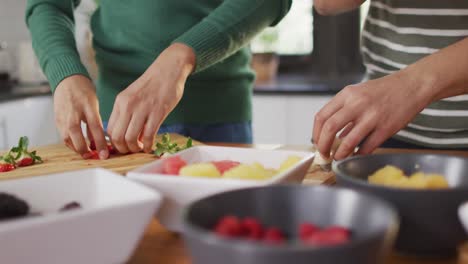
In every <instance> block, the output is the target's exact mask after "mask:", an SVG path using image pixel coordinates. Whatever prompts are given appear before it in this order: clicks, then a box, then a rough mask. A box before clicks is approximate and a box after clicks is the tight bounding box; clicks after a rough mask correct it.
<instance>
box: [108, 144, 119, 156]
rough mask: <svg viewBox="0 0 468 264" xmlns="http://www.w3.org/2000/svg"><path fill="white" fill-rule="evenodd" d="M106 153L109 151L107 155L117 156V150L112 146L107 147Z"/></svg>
mask: <svg viewBox="0 0 468 264" xmlns="http://www.w3.org/2000/svg"><path fill="white" fill-rule="evenodd" d="M107 151H109V155H113V154H117V150H116V149H115V148H114V146H112V144H108V145H107Z"/></svg>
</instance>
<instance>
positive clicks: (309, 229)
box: [299, 222, 320, 241]
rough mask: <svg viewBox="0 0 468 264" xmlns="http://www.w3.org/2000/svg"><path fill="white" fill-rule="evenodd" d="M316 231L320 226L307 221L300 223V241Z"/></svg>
mask: <svg viewBox="0 0 468 264" xmlns="http://www.w3.org/2000/svg"><path fill="white" fill-rule="evenodd" d="M318 231H320V228H319V227H318V226H316V225H314V224H311V223H307V222H305V223H302V224H301V225H300V226H299V238H300V239H301V240H302V241H305V240H307V238H308V237H310V236H311V235H313V234H315V233H316V232H318Z"/></svg>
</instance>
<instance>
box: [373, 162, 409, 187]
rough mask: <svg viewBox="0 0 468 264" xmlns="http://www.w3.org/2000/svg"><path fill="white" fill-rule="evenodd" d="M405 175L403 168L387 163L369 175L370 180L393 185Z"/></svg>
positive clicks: (374, 182)
mask: <svg viewBox="0 0 468 264" xmlns="http://www.w3.org/2000/svg"><path fill="white" fill-rule="evenodd" d="M404 177H405V174H404V172H403V171H402V170H400V169H399V168H397V167H395V166H391V165H387V166H385V167H383V168H381V169H379V170H378V171H376V172H374V173H373V174H372V175H371V176H369V179H368V180H369V182H370V183H373V184H380V185H393V184H394V183H395V182H396V181H398V180H400V179H402V178H404Z"/></svg>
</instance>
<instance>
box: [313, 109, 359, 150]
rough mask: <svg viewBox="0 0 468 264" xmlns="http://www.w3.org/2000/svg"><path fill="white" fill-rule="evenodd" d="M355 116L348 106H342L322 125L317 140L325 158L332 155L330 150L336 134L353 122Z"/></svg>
mask: <svg viewBox="0 0 468 264" xmlns="http://www.w3.org/2000/svg"><path fill="white" fill-rule="evenodd" d="M354 118H355V113H354V112H352V111H349V110H348V109H346V108H341V109H340V110H338V112H336V113H335V114H333V115H332V116H331V117H329V118H328V120H327V121H326V122H325V123H324V124H323V125H322V130H321V132H320V137H319V141H318V142H317V148H318V150H319V151H320V154H322V156H324V157H325V158H328V157H329V156H330V151H331V148H332V145H333V141H335V138H336V135H337V134H338V132H339V131H340V130H342V129H343V128H344V127H345V126H346V125H348V124H349V123H350V122H352V121H353V119H354Z"/></svg>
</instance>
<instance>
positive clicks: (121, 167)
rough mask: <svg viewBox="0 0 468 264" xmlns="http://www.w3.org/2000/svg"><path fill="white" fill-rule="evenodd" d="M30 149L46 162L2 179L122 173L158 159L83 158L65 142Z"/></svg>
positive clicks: (146, 156)
mask: <svg viewBox="0 0 468 264" xmlns="http://www.w3.org/2000/svg"><path fill="white" fill-rule="evenodd" d="M171 140H172V141H174V142H176V143H178V144H180V145H183V144H185V143H186V142H187V138H185V137H183V136H180V135H176V134H174V135H171ZM193 143H194V145H199V144H201V143H199V142H195V141H194V142H193ZM30 150H31V151H32V150H37V154H38V155H39V156H41V157H42V159H43V160H44V163H42V164H36V165H33V166H29V167H21V168H17V169H16V170H13V171H9V172H3V173H0V180H4V179H17V178H24V177H30V176H39V175H45V174H51V173H60V172H66V171H73V170H81V169H89V168H96V167H101V168H106V169H109V170H112V171H114V172H117V173H120V174H125V173H126V172H127V171H129V170H132V169H134V168H136V167H139V166H141V165H143V164H146V163H149V162H152V161H154V160H156V159H157V158H156V156H154V155H152V154H146V153H136V154H130V155H116V156H112V157H111V158H110V159H108V160H83V159H82V158H81V157H80V156H79V155H78V154H76V153H75V152H73V151H72V150H70V149H69V148H67V147H66V146H65V145H64V144H56V145H49V146H44V147H37V148H34V147H30Z"/></svg>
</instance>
